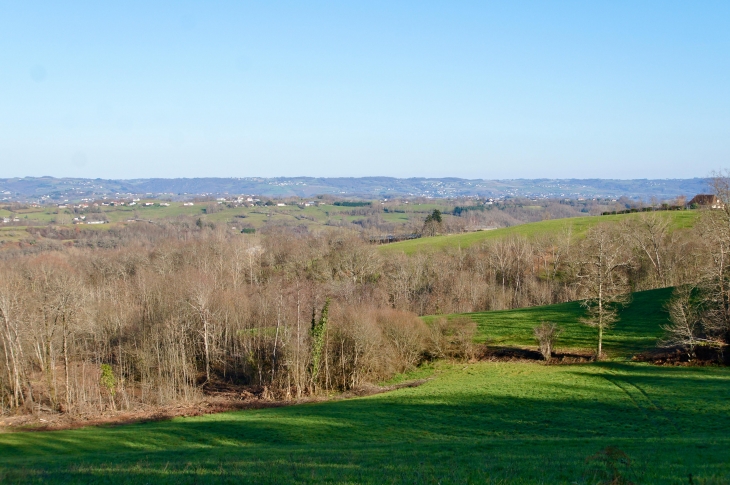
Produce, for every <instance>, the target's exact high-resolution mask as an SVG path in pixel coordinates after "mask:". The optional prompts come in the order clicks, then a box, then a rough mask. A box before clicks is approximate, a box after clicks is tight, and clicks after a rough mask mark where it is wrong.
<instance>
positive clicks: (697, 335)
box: [659, 285, 724, 359]
mask: <svg viewBox="0 0 730 485" xmlns="http://www.w3.org/2000/svg"><path fill="white" fill-rule="evenodd" d="M698 293H699V292H698V289H697V288H696V287H694V286H691V285H685V286H680V287H677V288H676V289H675V290H674V293H673V294H672V299H671V300H669V302H668V303H667V311H668V312H669V318H670V320H671V322H672V323H671V324H669V325H663V326H662V330H664V332H665V337H664V338H663V339H662V340H660V341H659V345H660V346H661V347H670V348H671V347H681V348H684V349H686V350H687V352H688V354H689V356H690V359H694V358H695V357H696V353H695V349H696V348H697V347H698V346H710V347H721V346H722V344H723V343H724V342H723V341H721V340H718V339H717V338H713V336H712V335H711V334H708V333H707V332H706V331H705V326H704V325H703V321H702V320H703V319H702V309H701V307H700V306H701V304H702V302H701V299H699V298H698V297H699V294H698Z"/></svg>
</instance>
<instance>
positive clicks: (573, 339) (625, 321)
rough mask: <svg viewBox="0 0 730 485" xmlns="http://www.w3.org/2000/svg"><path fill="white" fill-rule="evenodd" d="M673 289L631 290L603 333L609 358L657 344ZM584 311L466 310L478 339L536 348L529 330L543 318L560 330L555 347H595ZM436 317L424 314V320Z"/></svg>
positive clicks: (569, 306) (570, 306) (572, 305)
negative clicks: (628, 296)
mask: <svg viewBox="0 0 730 485" xmlns="http://www.w3.org/2000/svg"><path fill="white" fill-rule="evenodd" d="M671 296H672V288H661V289H658V290H649V291H642V292H638V293H634V294H633V295H632V299H631V302H630V303H629V304H628V305H627V306H626V307H624V308H623V309H622V310H621V312H620V317H619V320H618V322H616V324H615V326H614V328H612V329H611V330H609V331H608V332H606V333H605V335H604V349H605V352H606V353H607V354H608V355H609V357H630V356H632V355H634V354H636V353H637V352H641V351H643V350H648V349H652V348H655V347H656V342H657V339H658V338H659V337H661V335H662V330H661V327H660V326H661V325H664V324H666V323H669V320H668V314H667V313H666V311H665V310H664V304H665V303H666V301H667V300H668V299H669V298H670V297H671ZM583 315H584V310H583V308H582V307H581V306H580V302H577V301H575V302H569V303H561V304H558V305H549V306H542V307H531V308H520V309H517V310H506V311H493V312H479V313H465V314H461V315H449V317H450V318H453V317H456V316H466V317H468V318H470V319H472V320H473V321H474V322H476V323H477V328H478V331H477V338H476V340H477V341H478V342H487V343H489V344H490V345H495V346H516V347H533V348H534V347H536V343H535V339H534V338H533V336H532V329H533V328H534V327H536V326H537V325H539V324H540V322H542V321H550V322H554V323H557V324H558V325H559V326H560V327H561V328H562V330H563V332H562V334H561V336H560V338H559V339H558V343H557V347H558V349H566V350H567V349H594V348H595V346H596V342H597V335H598V334H597V330H595V329H593V328H590V327H588V326H586V325H583V324H581V323H580V318H581V317H582V316H583ZM433 318H436V317H433V316H432V317H426V319H427V321H428V320H431V319H433Z"/></svg>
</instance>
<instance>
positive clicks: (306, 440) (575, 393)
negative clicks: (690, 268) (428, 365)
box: [0, 362, 730, 484]
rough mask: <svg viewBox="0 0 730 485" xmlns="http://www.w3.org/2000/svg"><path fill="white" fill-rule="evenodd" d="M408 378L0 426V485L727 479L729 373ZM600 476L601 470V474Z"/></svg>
mask: <svg viewBox="0 0 730 485" xmlns="http://www.w3.org/2000/svg"><path fill="white" fill-rule="evenodd" d="M430 372H431V374H432V376H433V379H432V380H431V381H429V382H427V383H426V384H424V385H422V386H421V387H417V388H406V389H400V390H397V391H393V392H390V393H387V394H380V395H376V396H371V397H366V398H357V399H350V400H345V401H335V402H327V403H320V404H306V405H299V406H291V407H285V408H276V409H267V410H257V411H239V412H232V413H223V414H218V415H211V416H204V417H195V418H177V419H174V420H171V421H165V422H153V423H147V424H135V425H127V426H120V427H105V428H85V429H79V430H73V431H58V432H51V433H38V432H26V433H8V434H0V482H2V483H171V484H172V483H175V484H178V483H190V484H193V483H323V482H324V483H434V484H435V483H494V484H498V483H499V484H505V483H510V484H511V483H521V484H528V483H530V484H532V483H545V484H548V483H549V484H552V483H566V484H572V483H579V484H583V483H598V481H599V480H600V479H602V476H601V474H600V473H598V470H597V469H596V468H594V467H595V464H593V463H591V462H590V461H589V462H587V461H586V459H587V458H588V457H590V456H592V455H595V454H596V453H598V452H600V451H601V450H604V449H605V448H606V447H608V446H612V447H616V448H618V449H620V450H621V451H622V452H623V453H625V454H626V455H628V457H630V459H631V466H630V467H628V468H622V467H620V471H621V472H622V473H623V474H624V476H625V477H626V478H628V479H630V480H632V481H633V482H634V483H641V484H647V483H657V484H659V483H661V484H680V483H688V476H689V474H690V473H691V474H692V475H693V479H694V483H704V484H721V483H723V484H724V483H730V414H729V413H728V411H730V404H729V403H730V370H728V369H725V368H682V367H653V366H650V365H641V364H627V363H617V362H612V363H602V364H590V365H572V366H568V365H563V366H544V365H540V364H524V363H486V362H484V363H476V364H469V365H467V364H464V365H447V364H437V365H436V366H435V367H434V368H432V369H430ZM603 478H605V477H603Z"/></svg>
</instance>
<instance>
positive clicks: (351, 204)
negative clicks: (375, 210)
mask: <svg viewBox="0 0 730 485" xmlns="http://www.w3.org/2000/svg"><path fill="white" fill-rule="evenodd" d="M333 205H337V206H341V207H369V206H371V205H372V204H371V203H370V202H350V201H337V202H335V203H334V204H333Z"/></svg>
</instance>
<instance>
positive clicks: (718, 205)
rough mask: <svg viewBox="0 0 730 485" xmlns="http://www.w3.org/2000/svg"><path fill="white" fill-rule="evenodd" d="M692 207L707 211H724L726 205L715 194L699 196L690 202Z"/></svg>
mask: <svg viewBox="0 0 730 485" xmlns="http://www.w3.org/2000/svg"><path fill="white" fill-rule="evenodd" d="M689 206H690V207H700V208H705V209H724V208H725V204H723V203H722V201H721V200H720V199H719V198H718V197H717V196H716V195H713V194H697V195H695V196H694V197H693V198H692V200H690V201H689Z"/></svg>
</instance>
